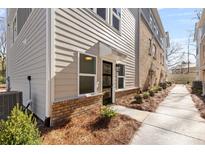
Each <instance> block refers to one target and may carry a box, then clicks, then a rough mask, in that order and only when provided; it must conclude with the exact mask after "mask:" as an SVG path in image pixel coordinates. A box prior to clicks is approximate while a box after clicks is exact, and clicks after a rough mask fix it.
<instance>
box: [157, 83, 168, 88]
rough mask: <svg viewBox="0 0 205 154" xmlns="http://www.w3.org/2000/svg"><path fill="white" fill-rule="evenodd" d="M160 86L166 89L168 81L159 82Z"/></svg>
mask: <svg viewBox="0 0 205 154" xmlns="http://www.w3.org/2000/svg"><path fill="white" fill-rule="evenodd" d="M159 86H160V87H162V88H163V89H166V88H167V83H166V82H161V83H160V84H159Z"/></svg>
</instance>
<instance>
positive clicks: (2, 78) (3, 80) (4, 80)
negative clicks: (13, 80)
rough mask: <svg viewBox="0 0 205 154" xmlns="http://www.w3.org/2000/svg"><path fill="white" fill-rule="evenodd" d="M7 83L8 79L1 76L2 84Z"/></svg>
mask: <svg viewBox="0 0 205 154" xmlns="http://www.w3.org/2000/svg"><path fill="white" fill-rule="evenodd" d="M5 83H6V78H5V77H3V76H0V84H5Z"/></svg>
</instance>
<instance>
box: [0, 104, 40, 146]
mask: <svg viewBox="0 0 205 154" xmlns="http://www.w3.org/2000/svg"><path fill="white" fill-rule="evenodd" d="M36 125H37V123H36V120H35V119H34V118H33V116H32V114H28V113H27V112H23V110H22V108H21V107H19V105H18V104H17V106H15V107H14V108H13V110H12V111H11V115H10V116H9V117H8V119H7V120H5V121H4V120H2V121H1V122H0V144H4V145H24V144H40V134H39V131H38V128H37V127H36Z"/></svg>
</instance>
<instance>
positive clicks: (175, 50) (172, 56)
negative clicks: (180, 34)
mask: <svg viewBox="0 0 205 154" xmlns="http://www.w3.org/2000/svg"><path fill="white" fill-rule="evenodd" d="M182 50H183V48H182V45H181V44H179V43H176V42H171V44H170V48H169V49H168V50H167V52H166V59H167V66H168V68H169V69H170V68H173V67H175V66H177V65H179V64H181V63H182V62H183V59H184V55H185V52H182Z"/></svg>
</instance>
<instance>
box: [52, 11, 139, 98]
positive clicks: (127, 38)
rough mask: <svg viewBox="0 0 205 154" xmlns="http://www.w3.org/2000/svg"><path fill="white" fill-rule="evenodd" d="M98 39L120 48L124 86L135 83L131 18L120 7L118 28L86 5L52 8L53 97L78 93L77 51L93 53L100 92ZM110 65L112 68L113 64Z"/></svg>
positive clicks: (133, 36) (99, 90) (128, 12)
mask: <svg viewBox="0 0 205 154" xmlns="http://www.w3.org/2000/svg"><path fill="white" fill-rule="evenodd" d="M99 41H101V42H103V43H106V44H108V45H110V46H113V47H115V48H117V49H118V50H120V51H122V52H124V53H125V54H126V55H127V58H126V59H125V60H124V61H123V62H124V63H125V64H126V78H125V87H126V88H132V87H135V76H136V75H135V19H134V17H133V16H132V14H131V13H130V11H129V10H128V9H122V20H121V32H120V33H119V32H116V30H115V29H114V28H112V27H111V26H110V25H108V23H106V22H105V21H103V20H101V19H100V18H99V17H98V16H97V15H95V14H93V13H92V12H91V11H89V10H88V9H56V10H55V49H54V50H55V100H56V101H57V100H63V99H65V98H72V97H77V96H78V57H77V56H78V52H83V53H91V54H93V55H95V56H97V82H99V85H98V88H97V91H98V92H101V88H102V87H101V84H102V83H101V59H100V58H99V53H98V48H97V46H96V44H97V43H98V42H99ZM113 69H114V68H113Z"/></svg>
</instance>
